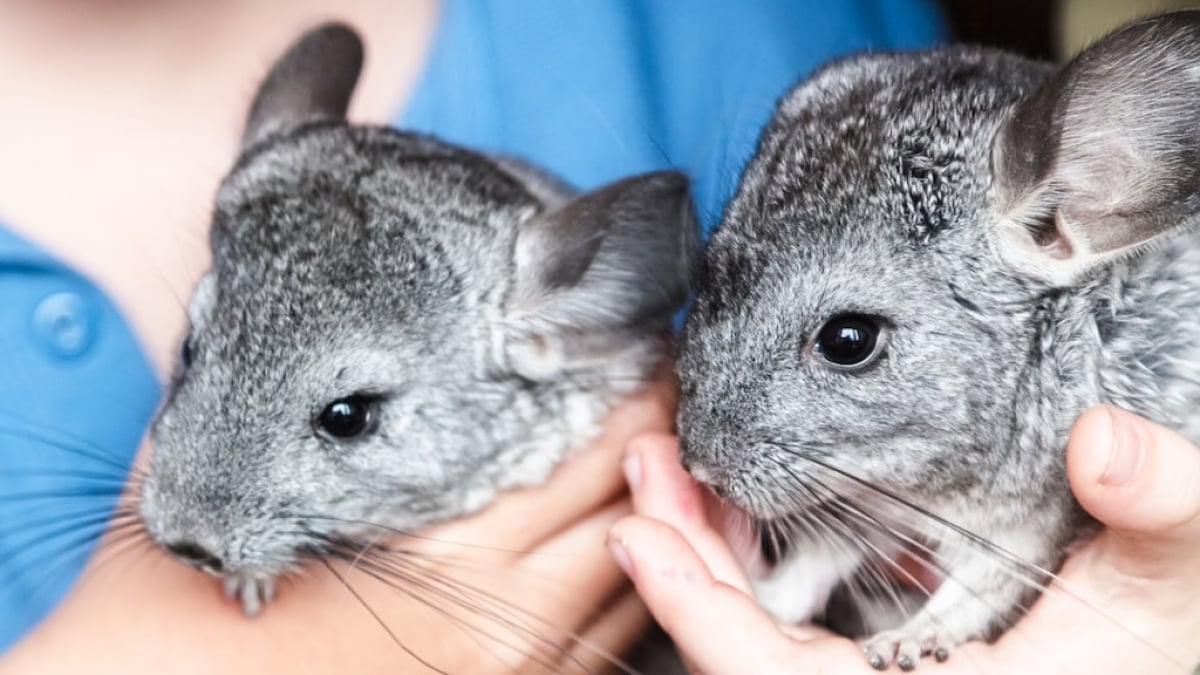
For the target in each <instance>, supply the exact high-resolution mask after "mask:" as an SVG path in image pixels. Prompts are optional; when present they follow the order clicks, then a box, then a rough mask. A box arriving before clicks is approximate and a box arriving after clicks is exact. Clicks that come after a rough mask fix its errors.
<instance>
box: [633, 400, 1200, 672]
mask: <svg viewBox="0 0 1200 675" xmlns="http://www.w3.org/2000/svg"><path fill="white" fill-rule="evenodd" d="M1114 447H1122V448H1124V449H1126V450H1128V449H1131V448H1137V449H1138V450H1137V451H1135V452H1133V453H1127V454H1124V455H1114V454H1110V450H1111V449H1113V448H1114ZM1067 457H1068V474H1069V477H1070V480H1071V486H1072V490H1073V491H1074V493H1075V495H1076V497H1077V498H1078V499H1079V501H1080V503H1081V504H1082V505H1083V506H1084V507H1085V508H1086V509H1088V511H1090V512H1091V513H1092V515H1094V516H1095V517H1096V518H1097V519H1098V520H1099V521H1100V522H1101V523H1103V524H1104V525H1106V526H1107V528H1106V529H1105V530H1104V531H1103V532H1102V533H1101V534H1100V535H1099V536H1097V537H1096V538H1095V539H1094V540H1092V541H1090V542H1089V543H1087V544H1086V545H1084V546H1083V547H1082V548H1080V549H1079V550H1078V551H1076V552H1075V553H1074V554H1073V555H1071V556H1070V557H1069V558H1068V560H1067V562H1066V564H1065V565H1064V567H1063V569H1062V570H1061V571H1060V574H1059V580H1057V581H1056V582H1054V584H1053V585H1052V587H1051V588H1050V589H1049V590H1048V591H1047V592H1046V593H1045V594H1044V595H1043V596H1042V598H1041V599H1040V600H1039V601H1038V602H1037V603H1035V604H1034V606H1033V607H1032V609H1031V611H1030V612H1029V613H1028V614H1027V615H1026V616H1025V617H1024V618H1023V619H1022V620H1021V621H1019V622H1018V623H1017V624H1016V625H1015V626H1014V627H1013V628H1012V629H1010V630H1009V631H1008V632H1007V633H1006V634H1005V635H1004V636H1003V637H1002V638H1001V639H1000V640H999V641H997V642H996V643H995V644H993V645H983V644H979V643H973V644H968V645H965V646H962V647H959V648H958V649H956V650H955V651H954V652H953V653H952V655H951V657H950V660H949V661H947V662H946V663H942V664H923V665H921V666H919V667H920V668H921V669H926V668H928V669H930V670H931V671H935V672H936V673H938V675H951V674H956V673H964V674H965V673H997V674H1007V673H1014V672H1019V673H1031V674H1034V675H1040V674H1042V673H1045V674H1047V675H1050V674H1054V673H1090V674H1097V675H1108V674H1112V675H1117V674H1118V673H1135V672H1136V673H1145V674H1146V675H1157V674H1160V673H1161V674H1164V675H1166V674H1173V673H1188V672H1193V669H1194V668H1197V667H1198V666H1200V660H1198V659H1200V448H1197V447H1195V446H1194V445H1192V444H1191V443H1189V442H1188V441H1186V440H1185V439H1183V438H1182V437H1180V436H1179V435H1177V434H1175V433H1173V432H1171V431H1169V430H1167V429H1164V428H1163V427H1160V426H1158V425H1155V424H1153V423H1150V422H1148V421H1146V420H1144V419H1142V418H1140V417H1137V416H1135V415H1132V414H1131V413H1128V412H1124V411H1120V410H1117V409H1114V408H1109V407H1099V408H1095V409H1093V410H1090V411H1088V412H1087V413H1085V414H1084V415H1083V416H1082V417H1081V418H1080V419H1079V421H1078V422H1077V423H1076V425H1075V427H1074V429H1073V431H1072V434H1071V438H1070V442H1069V444H1068V450H1067ZM1114 457H1118V459H1114ZM625 466H626V473H627V474H628V476H629V477H630V479H629V482H630V484H631V485H632V486H633V494H634V503H635V508H636V510H637V513H638V515H636V516H631V517H628V518H625V519H623V520H622V521H620V522H619V523H618V524H617V525H616V526H615V527H614V529H613V530H612V532H610V535H609V542H610V547H611V548H612V549H613V552H614V556H616V558H617V559H618V560H620V561H622V564H623V566H624V567H625V568H626V569H628V570H629V572H630V574H631V576H632V578H633V579H634V581H635V583H636V585H637V587H638V590H639V591H640V593H641V594H642V597H643V598H644V599H645V600H646V603H647V605H648V606H649V608H650V609H651V611H652V612H653V614H654V615H655V617H656V618H657V619H658V621H659V622H660V623H661V624H662V625H663V627H664V628H665V629H666V630H667V632H668V633H670V634H671V635H672V637H673V638H674V639H675V641H676V644H677V645H678V646H679V647H680V649H681V651H682V652H683V653H684V654H685V655H686V657H687V658H688V660H689V661H690V666H691V670H692V672H697V673H705V674H706V675H725V674H729V675H733V674H734V673H744V672H753V673H762V674H764V675H772V674H774V673H789V674H793V675H797V674H798V675H804V674H807V673H846V674H847V675H853V674H855V673H861V674H862V675H866V674H867V673H874V672H877V671H875V670H873V669H871V668H870V667H869V666H868V665H867V661H866V658H865V657H864V656H863V655H862V653H861V652H860V650H859V649H858V648H857V646H856V645H855V644H854V643H853V642H851V641H850V640H846V639H844V638H840V637H837V636H834V635H831V634H829V633H827V632H823V631H820V630H817V629H814V628H811V627H802V628H796V627H787V626H780V625H777V624H776V623H775V621H774V620H773V619H771V618H770V617H769V616H767V615H766V614H765V613H764V612H763V611H762V610H760V609H759V608H758V607H757V606H756V605H755V604H754V602H753V600H752V599H751V597H750V595H749V584H748V581H747V579H746V575H745V573H744V571H743V569H742V567H741V565H740V564H739V563H738V561H737V557H736V556H735V554H734V553H733V552H732V551H731V549H730V548H729V546H728V545H727V544H726V543H725V540H724V538H723V537H722V535H721V534H720V533H719V532H717V530H716V529H715V528H714V527H713V525H712V524H711V522H710V521H709V518H708V507H709V503H708V502H707V497H706V493H705V492H704V491H702V490H701V489H700V488H699V487H698V485H697V483H695V481H692V480H690V478H689V477H688V476H687V474H686V473H684V471H683V470H682V468H680V466H679V464H678V461H677V444H676V440H675V439H674V437H671V436H664V435H660V436H647V437H642V438H639V439H637V440H635V442H634V443H633V444H631V447H630V451H629V453H628V454H627V457H626V459H625ZM1118 476H1124V480H1120V479H1119V478H1117V477H1118ZM718 631H719V633H720V635H721V636H722V639H721V640H713V639H712V635H714V634H716V632H718Z"/></svg>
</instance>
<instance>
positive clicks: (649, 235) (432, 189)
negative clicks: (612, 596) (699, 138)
mask: <svg viewBox="0 0 1200 675" xmlns="http://www.w3.org/2000/svg"><path fill="white" fill-rule="evenodd" d="M362 58H363V50H362V44H361V42H360V40H359V38H358V37H357V35H355V33H354V32H352V31H351V30H350V29H348V28H346V27H343V26H340V25H336V24H331V25H326V26H322V27H320V28H317V29H314V30H312V31H310V32H309V33H307V34H306V35H305V36H303V37H302V38H301V39H300V40H299V41H298V42H297V43H295V45H294V46H293V47H292V48H291V49H290V51H288V52H287V53H286V54H285V55H284V56H283V57H282V58H281V59H280V60H279V61H278V62H277V63H276V64H275V66H274V67H273V69H272V70H271V72H270V74H269V75H268V76H267V78H266V80H265V81H264V83H263V85H262V87H261V88H260V90H259V92H258V94H257V97H256V99H255V101H254V104H253V108H252V109H251V112H250V115H249V120H248V124H247V127H246V130H245V135H244V141H243V148H242V153H241V156H240V158H239V159H238V161H237V163H236V165H235V166H234V168H233V170H232V171H231V173H230V174H229V175H228V176H227V177H226V178H225V180H224V181H223V183H222V184H221V186H220V189H219V192H218V195H217V199H216V206H215V210H214V216H213V220H212V232H211V246H212V254H213V264H212V268H211V270H210V271H208V273H207V274H206V275H205V276H204V277H203V279H202V280H201V281H200V282H199V284H198V286H197V288H196V289H195V291H194V294H193V296H192V298H191V301H190V306H189V317H190V321H191V330H190V334H189V335H188V337H187V339H186V342H185V344H184V348H183V353H182V358H181V364H180V366H179V368H178V369H177V372H176V375H175V377H174V379H173V381H172V383H171V384H170V386H169V391H168V393H167V396H166V398H165V401H164V403H163V406H162V408H161V410H160V412H159V414H158V416H157V418H156V419H155V421H154V423H153V426H152V429H151V441H152V443H153V447H154V454H153V457H152V460H151V464H150V467H149V473H148V476H147V478H146V479H145V482H144V485H143V487H142V491H141V505H140V511H141V515H142V519H143V520H144V523H145V526H146V529H147V530H148V532H149V534H150V536H151V537H152V538H153V540H154V541H155V542H156V543H158V544H159V545H160V546H162V547H163V548H165V549H167V550H168V551H170V552H172V553H173V554H174V555H175V556H176V557H178V558H179V559H181V560H183V561H184V562H186V563H188V564H189V565H192V566H194V567H197V568H199V569H202V570H205V571H207V572H209V573H212V574H214V575H217V576H221V577H223V578H224V579H225V580H226V584H227V588H228V590H229V591H230V592H231V593H232V594H236V595H237V596H240V598H241V600H242V601H243V603H244V606H245V609H246V611H247V613H249V614H253V613H255V612H256V611H258V609H259V607H260V605H261V603H262V602H263V601H265V600H267V599H269V597H270V596H271V594H272V592H273V582H274V580H275V579H276V577H278V576H279V575H280V574H284V573H286V572H289V571H291V570H294V569H296V568H297V567H298V566H300V565H301V564H302V563H303V561H304V560H305V559H306V558H309V557H312V556H323V555H326V554H328V553H329V551H330V549H331V548H334V547H337V546H338V545H341V544H343V543H344V542H347V541H351V542H355V541H359V542H361V541H372V540H373V538H374V537H376V536H378V535H380V534H381V533H382V534H386V533H387V532H388V531H396V530H399V531H410V530H412V529H414V528H418V527H420V526H423V525H426V524H430V523H434V522H438V521H445V520H448V519H452V518H455V517H458V516H462V515H464V514H468V513H471V512H473V511H477V510H478V509H480V508H482V507H484V506H486V505H488V504H489V503H490V502H491V501H492V500H493V499H494V498H495V497H496V495H497V493H498V492H500V491H502V490H505V489H509V488H514V487H517V486H524V485H530V484H536V483H538V482H540V481H543V480H544V479H546V478H547V476H548V474H549V473H550V471H551V470H552V469H553V468H554V466H555V465H556V464H557V463H558V462H559V461H560V460H562V459H563V458H564V456H565V455H566V453H567V451H568V450H569V449H571V448H572V447H576V446H580V445H582V444H584V443H585V442H587V441H588V440H590V439H591V438H592V436H593V434H595V433H596V432H597V431H598V429H599V426H600V423H601V422H602V420H603V418H604V417H605V415H606V413H607V411H608V410H609V408H610V407H611V405H612V404H613V403H614V402H615V401H616V400H617V399H619V398H620V397H622V396H624V395H626V394H628V393H630V392H632V391H634V390H635V389H637V388H639V387H640V386H641V385H642V384H643V383H645V382H646V381H647V380H648V379H649V378H650V376H651V374H652V373H651V371H652V370H653V369H654V368H655V367H656V366H657V365H658V364H659V363H660V362H661V360H662V359H663V358H664V357H665V356H667V354H668V351H667V348H668V347H669V341H668V339H667V338H668V337H669V328H670V322H671V317H672V315H673V313H674V311H675V310H677V308H678V307H679V306H680V305H681V304H682V303H683V301H684V299H685V297H686V294H687V289H688V276H689V274H688V273H689V270H690V268H691V267H692V261H693V259H694V257H695V256H696V255H698V253H697V241H698V233H697V225H696V221H695V218H694V215H693V212H692V208H691V197H690V192H689V189H688V184H687V180H686V179H685V178H684V177H683V176H682V175H680V174H676V173H665V172H664V173H657V174H650V175H645V176H640V177H636V178H631V179H627V180H623V181H620V182H617V183H615V184H612V185H609V186H607V187H604V188H601V189H598V190H596V191H594V192H591V193H588V194H583V195H576V194H574V193H573V192H572V191H571V190H569V189H567V188H566V187H564V186H563V185H562V184H560V183H559V182H557V181H556V180H554V179H553V178H550V177H548V176H546V175H545V174H543V173H541V172H540V171H538V170H536V169H533V168H530V167H528V166H525V165H523V164H521V163H520V162H518V161H514V160H510V159H492V158H487V157H484V156H481V155H479V154H476V153H473V152H469V151H467V150H464V149H460V148H456V147H453V146H451V145H448V144H446V143H442V142H439V141H437V140H435V139H433V138H429V137H425V136H419V135H414V134H407V133H401V132H399V131H396V130H392V129H387V128H374V127H364V126H355V125H351V124H348V123H347V121H346V120H345V112H346V108H347V105H348V102H349V99H350V97H351V94H352V92H353V90H354V87H355V83H356V80H357V78H358V73H359V70H360V67H361V64H362Z"/></svg>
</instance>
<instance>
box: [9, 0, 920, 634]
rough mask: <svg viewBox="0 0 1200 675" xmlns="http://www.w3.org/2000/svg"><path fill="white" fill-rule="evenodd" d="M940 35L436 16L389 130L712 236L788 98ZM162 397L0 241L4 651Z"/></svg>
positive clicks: (631, 13)
mask: <svg viewBox="0 0 1200 675" xmlns="http://www.w3.org/2000/svg"><path fill="white" fill-rule="evenodd" d="M942 34H943V26H942V23H941V20H940V17H939V16H938V15H937V13H936V12H935V10H934V7H933V1H932V0H858V1H849V0H844V1H839V2H829V1H828V0H689V1H688V2H678V1H676V0H623V1H618V0H603V1H602V0H594V1H592V2H563V1H562V0H523V1H522V2H510V1H508V0H505V1H504V2H487V1H486V0H443V3H442V9H441V18H440V21H439V25H438V29H437V34H436V36H435V39H434V42H433V46H432V51H431V53H430V54H429V57H428V62H427V64H426V70H425V73H424V75H423V78H422V80H421V82H420V83H419V85H418V86H417V88H416V90H415V92H414V94H413V96H412V98H411V100H410V102H409V105H408V107H407V109H406V110H405V111H403V113H402V114H401V115H400V116H399V117H398V119H397V125H398V126H401V127H404V128H408V129H413V130H417V131H424V132H429V133H433V134H435V135H437V136H439V137H441V138H442V139H444V140H447V141H451V142H455V143H460V144H463V145H466V146H469V147H474V148H477V149H480V150H484V151H488V152H497V153H504V154H512V155H518V156H522V157H524V158H526V159H529V160H531V161H533V162H535V163H537V164H540V165H541V166H544V167H546V168H549V169H551V170H552V171H554V172H555V173H557V174H558V175H560V176H561V177H563V178H564V179H566V180H567V181H569V182H570V183H572V184H574V185H575V186H576V187H579V188H581V189H590V188H594V187H597V186H599V185H601V184H603V183H606V182H609V181H612V180H615V179H617V178H620V177H623V176H627V175H630V174H634V173H640V172H644V171H652V170H656V169H662V168H668V167H675V168H679V169H682V170H684V171H685V172H687V173H688V174H689V175H690V176H691V177H692V178H693V180H694V192H695V196H696V202H697V207H698V210H699V213H700V216H701V220H702V222H703V225H704V226H705V228H706V230H709V229H711V228H712V227H713V226H714V224H715V223H716V221H717V220H718V219H719V216H720V212H721V209H722V207H723V205H724V203H725V201H726V200H727V199H728V198H729V196H730V195H731V194H732V191H733V189H734V187H735V184H736V181H737V178H738V175H739V173H740V171H741V168H742V166H743V164H744V163H745V161H746V159H747V158H749V156H750V154H751V153H752V152H753V149H754V144H755V141H756V139H757V136H758V133H759V130H760V129H761V128H762V125H763V124H764V123H765V122H766V121H767V119H768V118H769V116H770V112H771V109H772V107H773V104H774V102H775V100H776V99H777V98H778V97H779V96H780V95H781V94H782V93H783V92H784V91H785V90H787V89H788V88H789V87H790V86H791V85H792V84H793V83H794V82H796V81H797V80H798V79H799V78H800V77H802V76H803V75H804V74H805V73H807V72H808V71H810V70H812V68H813V67H815V66H816V65H818V64H819V63H821V62H823V61H825V60H827V59H829V58H832V57H834V56H837V55H840V54H844V53H847V52H851V51H858V50H864V49H898V48H915V47H923V46H927V45H929V44H930V43H932V42H934V41H936V40H938V39H939V38H940V37H941V36H942ZM159 393H160V392H159V388H158V384H157V383H156V381H155V377H154V374H153V371H152V370H151V368H150V365H149V364H148V362H147V361H146V359H145V358H144V357H143V355H142V353H141V351H140V350H139V348H138V345H137V343H136V341H135V339H134V337H133V335H132V333H131V332H130V329H129V327H128V325H127V324H126V323H125V322H124V321H123V320H122V317H121V316H120V315H119V314H118V312H117V310H116V309H115V308H114V307H113V305H112V304H111V303H110V302H109V301H108V300H107V299H106V298H105V297H104V296H103V294H101V293H100V292H99V291H98V290H97V289H96V288H95V287H94V286H93V285H92V284H90V283H89V282H88V281H87V280H86V279H84V278H82V277H80V276H79V275H78V274H76V273H74V272H72V271H71V270H70V269H68V268H67V267H66V266H64V265H63V264H62V263H61V262H59V261H57V260H55V259H53V258H52V257H50V256H49V255H47V254H45V253H43V252H41V251H38V250H37V249H36V248H34V247H33V246H31V245H30V244H28V243H27V242H25V241H23V240H21V239H19V238H17V237H15V236H14V235H12V234H10V233H7V232H6V231H5V230H4V229H2V228H0V514H2V515H0V651H2V650H3V649H4V648H5V647H7V646H8V645H9V644H11V643H12V642H13V641H14V640H16V639H17V638H18V637H19V636H20V635H22V634H23V633H24V632H25V631H27V630H28V629H29V628H30V627H31V626H32V625H33V624H34V623H35V622H36V621H37V620H39V619H40V618H41V617H42V616H44V615H45V613H47V612H48V611H49V610H50V609H51V608H52V607H53V606H54V605H55V604H56V603H57V602H58V601H59V600H60V599H61V597H62V595H63V594H64V593H65V592H66V591H67V590H68V589H69V587H70V585H71V584H72V583H73V582H74V580H75V579H76V578H77V576H78V575H79V573H80V570H81V569H82V566H83V564H84V563H85V561H86V560H87V558H88V556H89V555H91V553H92V551H93V549H94V546H95V542H96V538H97V536H98V535H99V533H100V532H101V531H102V529H103V528H104V523H105V519H106V517H107V516H108V515H109V514H110V513H111V510H112V508H113V503H114V497H113V495H114V494H115V493H114V489H115V488H114V486H116V485H118V484H119V483H120V482H122V481H123V480H124V478H125V469H124V467H126V466H128V464H129V462H130V460H131V458H132V457H133V454H134V452H135V450H136V448H137V446H138V442H139V440H140V438H141V435H142V432H143V430H144V427H145V425H146V423H147V421H148V420H149V418H150V416H151V415H152V413H153V410H154V407H155V405H156V402H157V399H158V396H159ZM108 573H120V570H114V569H111V568H110V571H109V572H108Z"/></svg>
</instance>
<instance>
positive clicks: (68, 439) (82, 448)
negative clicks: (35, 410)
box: [0, 410, 141, 475]
mask: <svg viewBox="0 0 1200 675" xmlns="http://www.w3.org/2000/svg"><path fill="white" fill-rule="evenodd" d="M0 418H7V419H8V420H10V421H11V422H12V423H13V424H15V425H16V426H8V425H4V424H0V437H8V438H14V439H18V440H24V441H32V442H35V443H41V444H44V445H48V446H50V447H52V448H54V449H56V450H64V451H67V452H70V453H73V454H76V455H80V456H83V457H85V458H87V459H91V460H94V461H95V462H97V463H99V464H104V465H106V466H108V467H109V468H112V469H114V470H117V471H120V472H121V474H122V475H124V474H126V473H130V472H139V471H141V469H139V468H138V467H136V466H134V465H133V464H132V462H130V461H129V459H125V458H122V457H119V456H117V455H114V454H113V453H112V452H111V451H110V450H106V449H105V448H102V447H100V446H97V445H95V444H92V443H89V442H87V441H85V440H83V439H79V438H75V437H73V436H71V435H70V434H67V433H65V432H62V431H58V430H55V429H48V428H43V427H42V425H40V424H38V423H37V422H35V421H33V420H29V419H24V418H22V417H21V416H19V415H14V414H12V413H11V412H8V411H4V410H0Z"/></svg>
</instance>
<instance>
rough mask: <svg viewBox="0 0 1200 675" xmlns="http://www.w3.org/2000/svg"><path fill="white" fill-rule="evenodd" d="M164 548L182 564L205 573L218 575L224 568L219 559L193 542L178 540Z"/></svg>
mask: <svg viewBox="0 0 1200 675" xmlns="http://www.w3.org/2000/svg"><path fill="white" fill-rule="evenodd" d="M165 548H166V549H167V550H168V551H170V552H171V554H172V555H174V556H175V557H176V558H179V559H180V560H182V561H183V562H184V563H186V564H188V565H191V566H192V567H195V568H198V569H201V570H204V571H205V572H210V573H213V574H218V573H220V572H221V571H222V569H223V568H224V565H223V564H222V563H221V559H220V558H218V557H217V556H216V555H214V554H212V553H211V552H210V551H209V550H208V549H206V548H204V547H203V546H201V545H200V544H197V543H196V542H194V541H188V540H186V539H185V540H180V541H176V542H172V543H170V544H166V545H165Z"/></svg>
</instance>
